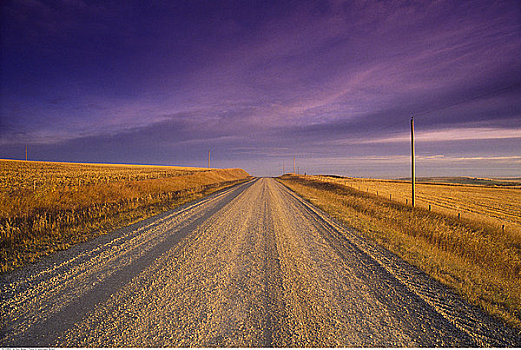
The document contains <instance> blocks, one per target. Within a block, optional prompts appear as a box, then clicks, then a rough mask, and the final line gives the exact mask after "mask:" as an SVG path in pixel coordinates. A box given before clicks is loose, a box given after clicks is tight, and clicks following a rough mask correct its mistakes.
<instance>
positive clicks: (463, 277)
mask: <svg viewBox="0 0 521 350" xmlns="http://www.w3.org/2000/svg"><path fill="white" fill-rule="evenodd" d="M279 181H280V182H281V183H283V184H284V185H285V186H287V187H288V188H290V189H291V190H293V191H295V192H296V193H298V194H299V195H300V196H302V197H303V198H304V199H306V200H308V201H310V202H311V203H312V204H314V205H316V206H318V207H320V208H321V209H323V210H324V211H326V212H328V213H329V214H330V215H332V216H333V217H335V218H337V219H339V220H340V221H342V222H344V223H345V224H346V225H348V226H350V227H353V228H355V229H356V230H358V231H360V232H361V233H362V234H363V235H364V236H365V237H367V238H368V239H371V240H373V241H375V242H376V243H378V244H380V245H382V246H384V247H385V248H387V249H388V250H390V251H392V252H393V253H395V254H397V255H398V256H400V257H401V258H403V259H404V260H406V261H408V262H409V263H411V264H412V265H415V266H417V267H418V268H420V269H421V270H423V271H425V272H426V273H427V274H429V275H431V276H432V277H434V278H435V279H437V280H438V281H440V282H442V283H444V284H445V285H447V286H449V287H451V288H453V289H454V290H456V291H457V292H458V293H459V294H460V295H462V296H463V297H464V298H466V299H467V300H468V301H469V302H471V303H472V304H475V305H479V306H481V307H482V308H483V309H485V310H486V311H487V312H488V313H490V314H492V315H494V316H496V317H500V318H502V319H503V320H505V321H506V322H507V323H509V324H511V325H513V326H515V327H517V328H518V329H521V235H519V234H518V233H517V232H510V233H508V232H507V231H505V232H503V230H502V228H501V227H499V226H498V225H494V224H490V222H488V221H487V220H484V221H483V220H476V219H471V218H465V217H462V218H461V219H458V217H457V216H453V215H447V214H444V213H440V212H435V211H429V210H428V209H424V208H421V207H420V208H415V209H414V210H413V209H412V208H411V207H410V206H407V205H405V203H400V202H399V201H394V200H389V197H387V198H385V197H382V196H377V195H376V194H372V193H367V192H366V191H363V190H362V191H360V190H357V189H356V188H353V187H349V185H348V184H345V183H342V179H338V181H337V179H336V178H326V177H323V176H322V177H319V176H295V175H285V176H282V177H281V178H279ZM439 190H440V191H443V190H446V189H443V188H439ZM450 191H452V192H453V193H454V192H457V191H458V189H457V188H451V189H450ZM517 191H520V192H521V190H519V189H518V190H517ZM497 195H498V196H501V195H502V194H501V193H500V192H499V193H498V194H497ZM465 200H467V201H472V200H473V199H472V198H467V199H465V196H462V197H461V198H460V199H459V201H461V202H464V201H465ZM504 200H505V201H506V202H509V201H515V200H516V199H509V198H505V199H504ZM518 204H519V202H518ZM484 205H486V203H484ZM477 206H479V203H478V205H477Z"/></svg>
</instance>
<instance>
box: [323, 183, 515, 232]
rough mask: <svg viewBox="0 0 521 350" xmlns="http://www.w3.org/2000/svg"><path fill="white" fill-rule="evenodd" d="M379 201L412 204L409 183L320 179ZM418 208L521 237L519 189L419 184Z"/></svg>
mask: <svg viewBox="0 0 521 350" xmlns="http://www.w3.org/2000/svg"><path fill="white" fill-rule="evenodd" d="M316 178H317V179H322V180H325V181H328V182H333V183H338V184H342V185H345V186H348V187H351V188H354V189H357V190H359V191H362V192H366V193H370V194H374V195H378V196H379V197H382V198H385V199H388V198H391V199H392V200H394V201H396V202H399V203H403V204H410V203H411V202H410V200H411V183H410V181H397V180H379V179H363V178H350V177H345V178H339V177H329V176H317V177H316ZM415 192H416V207H417V208H423V209H429V205H430V208H431V211H434V212H436V213H440V214H443V215H447V216H453V217H458V214H459V217H460V218H461V219H462V220H463V221H465V222H469V223H479V224H480V225H488V226H491V227H493V228H501V229H503V225H504V230H505V233H506V234H509V235H512V236H517V237H519V236H521V188H519V187H518V186H502V187H496V186H476V185H461V184H460V185H456V184H443V183H417V184H416V191H415Z"/></svg>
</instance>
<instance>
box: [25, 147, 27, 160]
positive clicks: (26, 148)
mask: <svg viewBox="0 0 521 350" xmlns="http://www.w3.org/2000/svg"><path fill="white" fill-rule="evenodd" d="M25 161H26V162H27V145H25Z"/></svg>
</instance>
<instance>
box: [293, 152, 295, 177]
mask: <svg viewBox="0 0 521 350" xmlns="http://www.w3.org/2000/svg"><path fill="white" fill-rule="evenodd" d="M293 174H295V156H293Z"/></svg>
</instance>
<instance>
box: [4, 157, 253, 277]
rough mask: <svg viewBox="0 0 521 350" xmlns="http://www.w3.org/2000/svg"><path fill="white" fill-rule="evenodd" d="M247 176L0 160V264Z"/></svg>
mask: <svg viewBox="0 0 521 350" xmlns="http://www.w3.org/2000/svg"><path fill="white" fill-rule="evenodd" d="M248 177H249V175H248V174H247V173H246V172H245V171H244V170H241V169H206V168H186V167H168V166H142V165H110V164H75V163H51V162H24V161H13V160H0V235H1V236H0V257H1V261H2V264H1V271H7V270H11V269H13V268H15V267H17V266H21V265H23V264H24V263H26V262H31V261H34V260H35V259H37V258H39V257H41V256H43V255H46V254H49V253H51V252H53V251H56V250H60V249H66V248H68V247H70V246H71V245H73V244H75V243H78V242H82V241H85V240H87V239H89V238H92V237H95V236H97V235H100V234H103V233H106V232H108V231H110V230H113V229H115V228H118V227H122V226H125V225H128V224H130V223H132V222H136V221H139V220H142V219H145V218H147V217H150V216H152V215H154V214H157V213H160V212H162V211H165V210H168V209H171V208H174V207H176V206H178V205H181V204H183V203H186V202H188V201H190V200H193V199H196V198H200V197H203V196H205V195H208V194H210V193H212V192H215V191H217V190H219V189H221V188H224V187H227V186H230V185H232V184H234V183H237V182H240V181H244V180H246V179H247V178H248Z"/></svg>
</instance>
